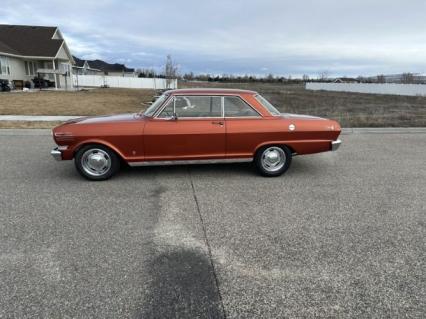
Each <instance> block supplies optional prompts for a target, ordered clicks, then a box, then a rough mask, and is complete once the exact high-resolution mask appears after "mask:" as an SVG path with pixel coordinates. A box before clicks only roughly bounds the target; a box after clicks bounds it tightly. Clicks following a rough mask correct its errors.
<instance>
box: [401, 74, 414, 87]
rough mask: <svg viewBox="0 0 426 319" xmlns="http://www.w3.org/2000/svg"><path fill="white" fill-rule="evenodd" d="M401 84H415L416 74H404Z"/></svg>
mask: <svg viewBox="0 0 426 319" xmlns="http://www.w3.org/2000/svg"><path fill="white" fill-rule="evenodd" d="M401 82H402V83H404V84H412V83H414V74H413V73H402V76H401Z"/></svg>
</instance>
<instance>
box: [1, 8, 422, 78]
mask: <svg viewBox="0 0 426 319" xmlns="http://www.w3.org/2000/svg"><path fill="white" fill-rule="evenodd" d="M424 12H426V2H425V1H423V0H411V1H409V2H407V1H402V0H387V1H385V0H375V1H371V0H368V1H367V0H356V1H355V0H348V1H338V0H322V1H315V0H301V1H289V0H281V1H276V0H263V1H254V0H245V1H242V0H234V1H228V0H216V1H214V2H213V1H212V2H206V1H198V0H181V1H171V0H164V1H156V2H154V1H147V0H144V1H136V0H130V1H113V0H108V1H102V3H99V2H89V1H81V0H75V1H72V2H69V1H47V0H39V1H37V2H34V3H31V2H25V3H21V2H15V1H8V0H6V1H3V2H2V9H1V10H0V23H10V24H35V25H57V26H59V27H60V29H61V31H62V33H63V34H64V36H65V38H66V40H67V42H68V43H69V47H70V49H71V51H72V52H73V53H74V54H76V55H77V56H81V57H86V58H87V57H95V56H96V57H98V58H103V59H106V60H108V61H110V62H114V61H116V62H119V61H122V62H125V63H127V64H128V65H129V66H131V67H155V68H157V69H158V68H161V66H162V65H163V64H164V60H165V56H166V55H167V54H171V55H172V56H173V58H174V59H175V60H176V61H177V62H178V63H179V64H180V66H181V68H180V70H181V72H189V71H194V72H209V73H212V74H221V73H242V74H244V73H251V74H257V73H261V74H264V73H266V72H267V73H269V72H271V73H274V74H278V75H289V74H304V73H306V74H309V75H316V74H317V73H318V72H321V71H324V70H328V71H329V72H330V73H331V74H336V75H358V74H377V73H393V72H403V71H410V72H425V71H426V60H425V59H424V57H425V56H426V19H424Z"/></svg>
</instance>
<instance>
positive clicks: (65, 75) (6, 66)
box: [0, 24, 74, 88]
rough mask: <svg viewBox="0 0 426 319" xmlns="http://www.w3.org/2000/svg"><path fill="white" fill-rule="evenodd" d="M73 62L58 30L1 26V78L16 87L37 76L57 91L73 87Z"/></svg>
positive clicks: (29, 82) (28, 82)
mask: <svg viewBox="0 0 426 319" xmlns="http://www.w3.org/2000/svg"><path fill="white" fill-rule="evenodd" d="M73 64H74V59H73V57H72V55H71V53H70V50H69V48H68V46H67V44H66V42H65V40H64V38H63V36H62V33H61V31H59V29H58V28H57V27H44V26H24V25H5V24H0V79H6V80H9V82H11V83H12V84H13V85H14V86H15V87H16V88H22V87H23V86H24V85H26V84H31V85H32V86H33V85H34V83H33V81H32V80H33V79H34V78H35V77H37V76H38V75H40V77H42V78H44V79H48V80H50V81H52V82H54V87H56V88H68V87H72V80H71V68H72V65H73Z"/></svg>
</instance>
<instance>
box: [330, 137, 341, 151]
mask: <svg viewBox="0 0 426 319" xmlns="http://www.w3.org/2000/svg"><path fill="white" fill-rule="evenodd" d="M341 144H342V141H341V140H337V141H332V142H331V150H332V151H337V149H338V148H339V147H340V145H341Z"/></svg>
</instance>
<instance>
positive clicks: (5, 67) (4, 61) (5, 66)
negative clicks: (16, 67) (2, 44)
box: [0, 56, 10, 75]
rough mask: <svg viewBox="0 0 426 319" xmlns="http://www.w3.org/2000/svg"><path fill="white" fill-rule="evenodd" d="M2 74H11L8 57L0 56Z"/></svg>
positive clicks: (0, 72) (0, 71)
mask: <svg viewBox="0 0 426 319" xmlns="http://www.w3.org/2000/svg"><path fill="white" fill-rule="evenodd" d="M0 74H3V75H10V66H9V59H8V58H7V57H3V56H1V57H0Z"/></svg>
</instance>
